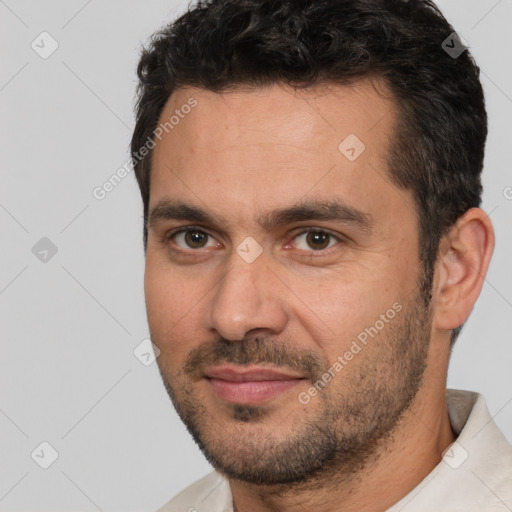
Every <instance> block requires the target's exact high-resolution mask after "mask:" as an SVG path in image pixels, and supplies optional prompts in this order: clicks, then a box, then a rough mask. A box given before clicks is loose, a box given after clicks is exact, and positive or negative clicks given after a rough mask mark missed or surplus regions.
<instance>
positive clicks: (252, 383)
mask: <svg viewBox="0 0 512 512" xmlns="http://www.w3.org/2000/svg"><path fill="white" fill-rule="evenodd" d="M204 373H205V375H204V377H205V379H206V380H207V382H208V384H209V386H210V389H211V390H212V392H213V393H214V394H215V395H216V396H217V397H219V398H221V399H222V400H224V401H226V402H229V403H234V404H240V405H259V404H262V403H265V402H268V401H270V400H272V399H273V398H276V397H277V396H279V395H281V394H283V393H285V392H286V391H289V390H290V389H291V388H293V387H295V386H297V385H298V384H300V383H301V382H302V381H304V380H306V379H305V377H303V376H301V375H298V374H294V373H287V372H284V371H282V370H277V369H274V368H261V367H258V366H252V367H251V366H249V367H246V366H244V367H240V366H235V365H222V366H216V367H213V368H208V369H207V370H206V371H205V372H204Z"/></svg>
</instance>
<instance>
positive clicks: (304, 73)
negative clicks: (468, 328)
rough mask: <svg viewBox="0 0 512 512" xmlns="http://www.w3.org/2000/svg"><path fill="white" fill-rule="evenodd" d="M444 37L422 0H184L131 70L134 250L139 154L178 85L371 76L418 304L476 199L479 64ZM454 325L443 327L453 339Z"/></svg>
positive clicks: (483, 125) (146, 170)
mask: <svg viewBox="0 0 512 512" xmlns="http://www.w3.org/2000/svg"><path fill="white" fill-rule="evenodd" d="M454 32H455V30H454V29H453V27H452V26H451V25H450V24H449V23H448V21H447V20H446V19H445V17H444V16H443V15H442V13H441V12H440V10H439V9H438V7H437V6H436V5H435V4H434V2H433V1H431V0H282V1H276V0H205V1H202V0H199V1H198V2H197V3H196V4H195V5H193V6H191V5H189V6H188V10H187V11H186V12H185V13H184V14H183V15H182V16H180V17H179V18H178V19H177V20H175V21H174V22H173V23H171V24H169V25H168V26H166V27H165V28H163V29H161V30H160V31H158V32H157V33H155V34H154V35H153V37H152V39H151V41H150V43H149V45H148V47H147V48H144V49H143V50H142V55H141V59H140V62H139V64H138V68H137V75H138V78H139V84H138V88H137V104H136V125H135V130H134V133H133V137H132V140H131V151H132V161H133V167H134V171H135V176H136V179H137V182H138V184H139V187H140V190H141V194H142V200H143V205H144V249H145V250H146V249H147V216H148V204H149V185H150V177H151V156H152V152H151V151H150V152H149V154H148V155H147V157H146V158H142V159H141V158H140V157H138V151H139V149H140V148H141V147H142V146H143V145H144V144H145V142H146V141H147V140H153V138H154V137H153V132H154V130H155V129H156V127H157V123H158V120H159V117H160V114H161V112H162V109H163V107H164V105H165V104H166V102H167V100H168V99H169V97H170V95H171V94H172V93H173V92H174V91H176V90H177V89H178V88H182V87H187V86H192V87H199V88H202V89H206V90H210V91H214V92H223V91H229V90H231V89H234V88H235V87H237V86H250V87H256V88H257V87H265V86H269V85H273V84H277V83H281V84H287V85H289V86H292V87H294V88H303V87H304V88H305V87H310V86H314V85H317V84H322V83H336V84H341V85H348V84H351V83H354V82H355V81H357V80H359V79H362V78H365V77H368V78H373V77H375V78H379V79H384V81H385V83H386V85H387V86H388V88H389V90H390V91H391V93H392V96H393V99H394V102H395V104H396V108H397V121H398V123H397V128H396V132H395V133H394V134H393V137H392V142H391V147H390V149H389V154H388V158H387V164H388V173H389V178H390V180H391V182H392V183H394V184H395V185H396V186H397V187H399V188H402V189H410V190H412V192H413V195H414V198H415V206H416V211H417V213H418V218H419V234H418V235H419V247H420V255H419V257H420V260H421V261H422V263H423V267H424V276H423V278H422V280H421V283H420V288H421V291H422V294H423V297H424V298H425V302H426V304H428V303H429V302H430V299H431V290H432V282H433V275H434V270H435V263H436V260H437V253H438V249H439V242H440V239H441V237H442V236H443V235H445V234H446V232H447V231H448V229H449V228H450V227H451V226H452V225H453V224H454V223H455V221H456V220H457V219H458V218H459V217H460V216H461V215H462V214H463V213H464V212H466V211H467V210H468V209H470V208H472V207H478V206H480V203H481V193H482V185H481V180H480V174H481V171H482V167H483V159H484V148H485V140H486V137H487V114H486V110H485V101H484V95H483V90H482V86H481V83H480V80H479V75H480V70H479V68H478V67H477V65H476V64H475V62H474V60H473V58H472V57H471V55H470V53H469V51H468V50H465V51H462V53H461V54H460V55H457V54H454V53H452V52H449V51H448V49H449V48H450V47H454V46H455V44H457V45H458V47H459V48H460V40H457V39H454V38H453V33H454ZM450 37H452V39H450ZM446 41H449V43H448V47H447V46H446ZM444 42H445V44H443V43H444ZM457 53H460V52H457ZM134 155H137V158H135V157H134ZM461 328H462V326H460V327H457V329H454V330H453V331H452V335H451V340H452V344H453V342H454V341H455V339H456V337H457V336H458V334H459V332H460V329H461Z"/></svg>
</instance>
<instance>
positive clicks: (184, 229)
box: [166, 226, 345, 257]
mask: <svg viewBox="0 0 512 512" xmlns="http://www.w3.org/2000/svg"><path fill="white" fill-rule="evenodd" d="M187 231H199V232H200V233H204V234H205V235H207V236H209V237H212V235H210V233H208V232H207V231H205V230H204V229H203V228H202V227H200V226H185V227H182V228H179V229H177V230H176V231H173V232H171V233H169V234H168V235H167V236H166V239H167V240H169V241H172V239H173V238H174V237H176V236H177V235H179V234H181V233H186V232H187ZM311 232H314V233H320V234H325V235H328V236H329V237H331V238H334V239H336V240H337V241H338V242H344V241H345V240H344V238H343V237H342V236H340V235H335V234H334V233H331V232H330V231H328V230H326V229H321V228H306V229H303V230H302V231H297V232H296V233H295V234H294V235H293V239H295V238H297V237H298V236H301V235H304V234H308V233H311ZM212 238H213V237H212ZM337 245H339V243H338V244H335V245H333V246H332V247H328V248H327V249H318V250H314V249H311V250H309V251H306V250H304V249H299V250H302V251H304V252H306V253H310V255H311V256H312V257H314V255H315V254H318V255H319V256H323V255H326V254H330V252H331V250H334V249H335V248H336V247H337ZM177 247H178V249H174V250H175V251H176V252H182V253H188V252H190V251H192V252H196V251H199V249H202V248H199V249H193V248H190V249H188V250H187V249H182V248H181V247H179V246H177Z"/></svg>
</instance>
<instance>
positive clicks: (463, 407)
mask: <svg viewBox="0 0 512 512" xmlns="http://www.w3.org/2000/svg"><path fill="white" fill-rule="evenodd" d="M446 401H447V404H448V414H449V417H450V423H451V425H452V429H453V430H454V432H455V433H456V434H457V435H458V437H457V440H456V441H455V442H454V443H453V444H452V445H451V446H450V447H449V448H448V449H447V450H446V452H445V454H444V457H443V460H442V461H441V462H440V463H439V464H438V465H437V466H436V467H435V468H434V469H433V470H432V471H431V472H430V473H429V474H428V475H427V476H426V477H425V478H424V479H423V480H422V481H421V482H420V483H419V484H418V485H417V486H416V487H415V488H414V489H413V490H412V491H411V492H409V493H408V494H407V495H406V496H404V497H403V498H402V499H401V500H400V501H398V502H397V503H395V504H394V505H393V506H392V507H391V508H389V509H388V512H498V511H500V512H504V511H507V510H508V511H509V512H510V511H512V446H511V445H510V444H509V442H508V441H507V439H506V438H505V436H504V435H503V434H502V433H501V431H500V430H499V429H498V427H497V425H496V423H495V422H494V420H493V419H492V418H491V416H490V414H489V411H488V409H487V406H486V404H485V400H484V398H483V397H482V396H481V395H480V394H478V393H473V392H470V391H460V390H454V389H448V390H447V392H446ZM158 512H233V504H232V496H231V490H230V487H229V483H228V481H227V480H226V479H225V478H224V477H223V476H222V475H220V474H219V473H217V472H216V471H213V472H211V473H209V474H208V475H206V476H205V477H204V478H202V479H200V480H198V481H197V482H195V483H193V484H192V485H190V486H189V487H187V488H186V489H185V490H184V491H182V492H181V493H180V494H178V495H177V496H176V497H175V498H174V499H172V500H171V501H169V502H168V503H167V504H166V505H164V506H163V507H162V508H160V509H159V510H158Z"/></svg>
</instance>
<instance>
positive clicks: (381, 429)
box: [157, 293, 431, 488]
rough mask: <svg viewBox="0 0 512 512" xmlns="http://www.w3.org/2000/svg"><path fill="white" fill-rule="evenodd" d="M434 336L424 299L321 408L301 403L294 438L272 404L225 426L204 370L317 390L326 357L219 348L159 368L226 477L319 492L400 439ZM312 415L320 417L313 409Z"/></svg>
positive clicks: (350, 369) (254, 347) (359, 360)
mask: <svg viewBox="0 0 512 512" xmlns="http://www.w3.org/2000/svg"><path fill="white" fill-rule="evenodd" d="M430 326H431V312H430V308H429V307H428V304H426V302H425V298H424V297H423V296H422V295H421V293H417V294H416V295H414V296H413V298H412V299H411V300H410V301H409V302H408V304H406V305H405V306H404V307H403V309H402V311H401V312H400V313H398V314H397V315H396V317H395V318H394V319H393V320H390V322H389V323H388V324H387V325H386V327H385V329H383V330H382V331H380V332H379V334H378V335H376V336H375V339H369V341H368V344H367V346H365V347H364V348H363V349H362V350H361V352H360V353H359V354H357V355H356V356H355V357H354V359H353V360H352V361H350V362H349V363H348V364H347V366H346V367H345V368H343V370H341V372H340V373H339V374H337V375H336V376H334V377H333V378H332V381H331V382H330V383H329V384H328V385H327V386H326V387H325V388H324V389H322V390H321V391H319V392H318V394H317V395H316V396H315V397H314V398H315V399H314V400H311V402H310V403H309V404H308V405H301V404H300V403H299V401H298V400H297V409H298V410H299V411H301V412H299V413H298V414H299V418H302V419H301V420H297V419H295V421H294V425H293V426H294V428H293V429H289V430H287V431H286V435H283V433H282V432H281V433H280V431H279V426H280V425H279V424H273V422H272V421H271V417H272V414H273V413H274V412H275V410H274V409H273V408H272V407H271V406H268V405H265V404H262V405H261V406H244V405H236V404H228V405H226V408H227V410H228V411H229V413H228V415H226V416H223V417H222V420H221V421H219V419H218V416H214V415H213V414H212V413H211V412H209V411H208V410H207V407H206V406H205V404H204V403H203V402H202V401H201V399H200V396H199V394H198V392H197V388H196V387H195V385H196V384H197V382H198V381H200V380H201V378H202V377H203V376H204V374H203V372H202V370H203V369H204V368H206V367H208V366H215V365H218V364H220V363H233V364H237V365H247V364H258V363H266V365H267V366H268V365H269V364H270V365H272V366H276V367H283V368H290V369H292V370H295V371H298V372H299V373H300V374H301V375H303V376H305V377H306V378H307V379H308V380H310V381H311V383H312V384H313V383H315V382H317V381H318V380H319V379H321V377H322V375H324V374H325V373H326V372H327V370H328V369H329V368H330V367H331V366H332V363H330V362H329V361H328V360H327V359H326V358H324V357H322V356H319V355H318V353H316V352H314V351H307V350H299V349H296V348H292V346H291V345H290V344H289V343H283V342H282V340H276V339H271V338H263V337H253V338H247V339H243V340H240V341H229V340H226V339H223V338H219V339H217V340H216V341H214V342H209V343H204V344H202V345H200V346H198V347H196V348H195V349H193V350H192V351H191V352H190V354H189V355H188V357H187V360H186V362H185V365H184V367H183V368H182V369H180V370H177V371H175V372H174V373H173V372H171V371H168V370H167V369H166V366H167V365H166V363H165V360H164V359H163V358H160V359H158V360H157V361H158V364H159V370H160V374H161V376H162V379H163V382H164V385H165V387H166V389H167V392H168V394H169V396H170V398H171V400H172V402H173V404H174V406H175V408H176V411H177V412H178V415H179V416H180V418H181V419H182V421H183V422H184V424H185V426H186V427H187V429H188V431H189V432H190V434H191V435H192V437H193V439H194V440H195V442H196V443H197V444H198V446H199V448H200V449H201V450H202V452H203V453H204V455H205V457H206V458H207V460H208V461H209V462H210V463H211V464H212V466H213V467H215V468H216V469H217V470H218V471H219V472H221V473H223V474H224V475H225V476H226V477H228V478H232V479H237V480H240V481H243V482H247V483H251V484H257V485H260V486H278V487H282V486H286V487H287V488H292V487H294V486H295V487H299V486H302V487H304V486H308V488H314V486H316V485H320V482H322V480H325V478H328V479H330V480H331V481H332V480H333V475H337V476H338V477H339V478H340V481H342V480H345V481H346V480H348V479H350V477H351V476H354V475H357V474H358V472H360V470H361V469H362V468H363V467H364V466H365V464H366V463H367V462H368V461H369V460H371V459H372V457H373V458H375V454H376V453H377V448H378V447H379V446H381V445H382V444H383V443H384V442H385V441H386V439H388V438H389V436H391V434H392V432H393V430H394V429H395V427H396V425H397V424H398V422H399V420H400V418H401V417H402V416H403V415H404V413H405V412H406V411H407V410H408V408H409V407H410V406H411V404H412V403H413V401H414V398H415V396H416V394H417V393H418V391H419V389H420V388H421V384H422V380H423V374H424V370H425V368H426V360H427V353H428V346H429V339H430ZM363 329H364V328H363ZM157 344H158V341H157ZM341 346H343V344H340V347H341ZM340 352H341V353H344V352H345V349H344V350H343V351H340ZM171 357H172V355H171ZM292 399H294V400H295V399H296V398H295V397H294V398H292ZM309 406H311V407H314V410H313V411H308V410H307V409H305V408H306V407H309ZM301 407H302V408H303V409H300V408H301ZM302 412H303V413H304V414H302ZM306 412H307V413H308V415H306ZM311 412H314V415H311ZM300 414H302V416H300ZM294 418H297V417H296V416H294ZM285 422H286V418H284V420H281V424H284V423H285ZM274 423H275V422H274ZM237 426H238V427H237ZM281 430H282V429H281Z"/></svg>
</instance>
